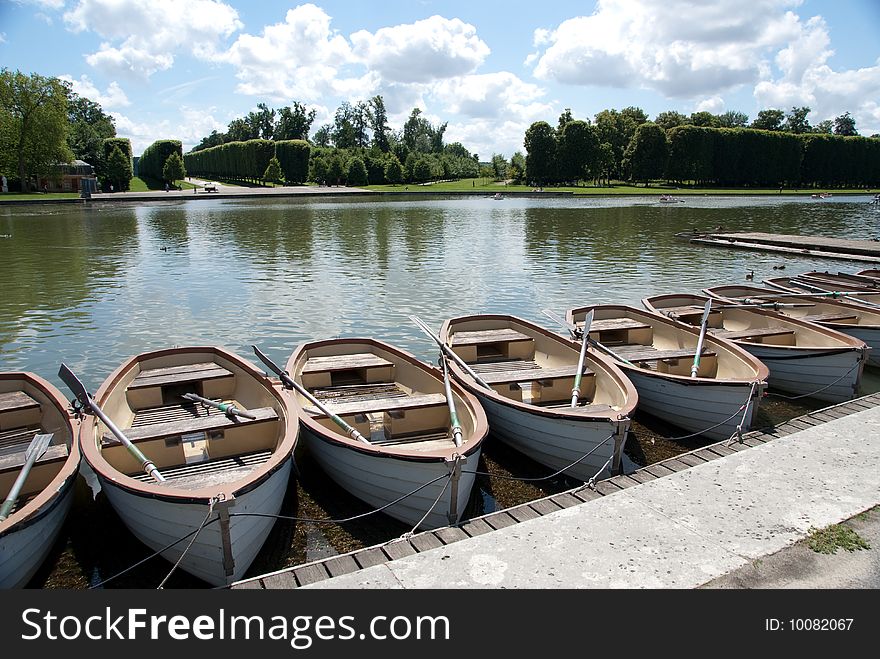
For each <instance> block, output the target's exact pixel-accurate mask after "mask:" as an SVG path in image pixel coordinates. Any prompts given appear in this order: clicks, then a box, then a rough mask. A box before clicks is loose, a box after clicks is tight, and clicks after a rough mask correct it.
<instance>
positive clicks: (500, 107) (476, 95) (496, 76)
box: [433, 71, 544, 118]
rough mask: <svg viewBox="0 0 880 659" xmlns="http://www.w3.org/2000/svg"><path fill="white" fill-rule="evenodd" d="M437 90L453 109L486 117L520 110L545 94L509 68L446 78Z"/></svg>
mask: <svg viewBox="0 0 880 659" xmlns="http://www.w3.org/2000/svg"><path fill="white" fill-rule="evenodd" d="M433 91H434V95H435V96H436V97H438V98H440V99H441V100H443V101H444V102H445V105H446V109H447V110H449V111H450V112H454V113H456V114H462V115H465V116H467V117H482V118H492V117H504V116H506V115H509V114H511V113H512V114H520V113H521V112H522V110H523V109H524V108H526V107H528V105H529V102H530V101H534V100H535V99H538V98H540V97H542V96H543V95H544V90H543V89H541V88H540V87H538V86H537V85H533V84H531V83H527V82H523V81H522V80H520V79H519V78H518V77H517V76H515V75H514V74H513V73H508V72H506V71H501V72H498V73H486V74H481V75H470V76H464V77H461V78H454V79H452V80H448V81H443V82H440V83H437V84H436V85H435V87H434V90H433Z"/></svg>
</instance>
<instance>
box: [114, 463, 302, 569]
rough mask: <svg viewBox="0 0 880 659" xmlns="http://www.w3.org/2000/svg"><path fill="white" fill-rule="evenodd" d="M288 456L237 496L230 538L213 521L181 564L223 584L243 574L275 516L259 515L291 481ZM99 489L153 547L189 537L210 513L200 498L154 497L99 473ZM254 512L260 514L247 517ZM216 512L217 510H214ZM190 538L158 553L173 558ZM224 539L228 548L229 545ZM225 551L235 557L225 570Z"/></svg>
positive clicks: (273, 508)
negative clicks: (228, 568) (179, 499)
mask: <svg viewBox="0 0 880 659" xmlns="http://www.w3.org/2000/svg"><path fill="white" fill-rule="evenodd" d="M291 465H292V461H291V460H290V459H288V460H287V461H286V462H285V463H284V464H283V466H282V467H281V468H280V469H278V470H276V471H275V472H274V473H273V474H272V475H271V476H269V478H268V479H266V480H265V481H264V482H262V483H260V484H259V486H258V487H256V488H254V489H252V490H250V491H249V492H247V493H245V494H240V495H238V496H236V497H235V500H234V502H233V505H232V506H231V507H230V508H229V513H230V515H231V517H230V521H229V540H228V542H226V543H225V542H224V538H223V534H222V533H221V526H220V524H219V523H217V522H215V523H213V524H210V525H208V526H205V527H204V528H203V529H202V531H201V532H200V533H199V534H198V537H197V538H196V540H195V542H194V543H193V545H192V547H190V548H189V549H188V550H187V551H186V555H185V556H184V557H183V560H182V561H181V562H180V568H181V569H183V570H186V571H187V572H189V573H190V574H192V575H193V576H196V577H198V578H199V579H202V580H203V581H206V582H207V583H209V584H211V585H213V586H226V585H229V584H231V583H232V582H234V581H238V580H240V579H241V578H242V577H244V574H245V572H246V571H247V569H248V567H250V565H251V563H252V562H253V560H254V558H255V557H256V555H257V553H258V552H259V551H260V548H261V547H262V546H263V543H264V542H265V541H266V537H267V536H268V535H269V532H270V531H271V530H272V526H273V525H274V523H275V520H274V519H273V518H272V517H263V516H262V515H267V516H271V515H277V514H278V513H279V512H280V510H281V504H282V501H283V500H284V495H285V493H286V492H287V484H288V482H289V480H290V473H291ZM99 481H100V483H101V489H102V490H103V491H104V492H105V493H106V494H107V498H108V500H109V501H110V504H111V505H112V506H113V509H114V510H115V511H116V513H117V514H118V515H119V517H120V518H121V519H122V521H123V523H124V524H125V525H126V527H128V529H129V530H130V531H131V532H132V534H133V535H134V536H135V537H137V538H138V540H140V541H141V542H143V543H144V544H145V545H146V546H147V547H149V548H150V549H152V550H154V551H159V550H161V549H163V548H165V547H167V546H168V545H170V544H171V543H173V542H175V541H176V540H179V539H180V538H183V537H185V536H189V535H190V534H191V533H193V532H194V531H196V530H198V528H199V527H200V526H201V524H202V522H203V521H204V520H205V517H206V516H207V514H208V504H207V503H204V502H192V503H184V502H182V501H173V500H171V501H168V500H164V501H163V500H157V499H152V498H149V497H145V496H143V495H141V494H140V493H137V492H132V491H130V490H128V489H126V488H123V487H119V485H118V484H117V483H114V482H113V481H110V480H108V479H106V478H103V477H101V476H100V475H99ZM248 513H256V514H257V515H259V516H253V517H251V516H247V515H248ZM215 516H216V515H215ZM190 540H191V538H190V537H187V538H186V539H185V540H184V541H183V542H180V543H178V544H176V545H175V546H174V547H172V548H170V549H167V550H165V551H163V552H162V556H163V557H164V558H165V559H167V560H168V561H171V562H172V563H176V562H177V561H178V559H180V556H181V554H182V553H183V551H184V550H185V549H186V548H187V545H189V542H190ZM227 544H228V547H227ZM226 552H230V555H231V557H232V559H233V561H234V564H235V567H234V569H233V571H232V572H231V573H229V574H227V569H226V568H225V567H224V565H225V563H226V562H228V561H225V560H224V559H225V555H226Z"/></svg>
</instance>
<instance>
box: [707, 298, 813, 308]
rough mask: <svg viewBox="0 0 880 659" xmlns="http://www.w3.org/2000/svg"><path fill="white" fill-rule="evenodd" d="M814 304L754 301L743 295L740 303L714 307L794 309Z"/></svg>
mask: <svg viewBox="0 0 880 659" xmlns="http://www.w3.org/2000/svg"><path fill="white" fill-rule="evenodd" d="M815 306H816V305H815V304H809V303H807V302H804V303H801V304H798V303H794V302H789V303H783V302H757V301H754V300H753V299H752V298H750V297H745V298H742V299H741V304H724V303H722V304H719V305H717V306H716V307H715V308H716V309H795V308H801V307H815Z"/></svg>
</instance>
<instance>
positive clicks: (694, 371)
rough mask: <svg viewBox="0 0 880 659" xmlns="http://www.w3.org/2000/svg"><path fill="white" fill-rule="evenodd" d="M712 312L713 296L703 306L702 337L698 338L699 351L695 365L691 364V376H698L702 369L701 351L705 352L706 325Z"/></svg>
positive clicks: (695, 356) (695, 358)
mask: <svg viewBox="0 0 880 659" xmlns="http://www.w3.org/2000/svg"><path fill="white" fill-rule="evenodd" d="M711 312H712V298H709V299H708V300H706V306H705V307H704V308H703V320H702V322H701V323H700V338H699V339H698V340H697V351H696V352H695V353H694V365H693V366H691V377H692V378H695V377H697V372H698V371H699V370H700V353H702V352H703V339H705V338H706V327H708V325H709V314H710V313H711Z"/></svg>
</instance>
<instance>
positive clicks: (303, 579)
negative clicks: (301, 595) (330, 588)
mask: <svg viewBox="0 0 880 659" xmlns="http://www.w3.org/2000/svg"><path fill="white" fill-rule="evenodd" d="M293 574H294V575H295V576H296V580H297V581H298V582H299V585H300V586H307V585H309V584H311V583H318V582H319V581H323V580H324V579H327V578H328V577H329V576H330V574H329V573H328V572H327V570H325V569H324V567H323V566H322V565H321V564H320V563H313V564H311V565H301V566H300V567H298V568H294V570H293Z"/></svg>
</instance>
